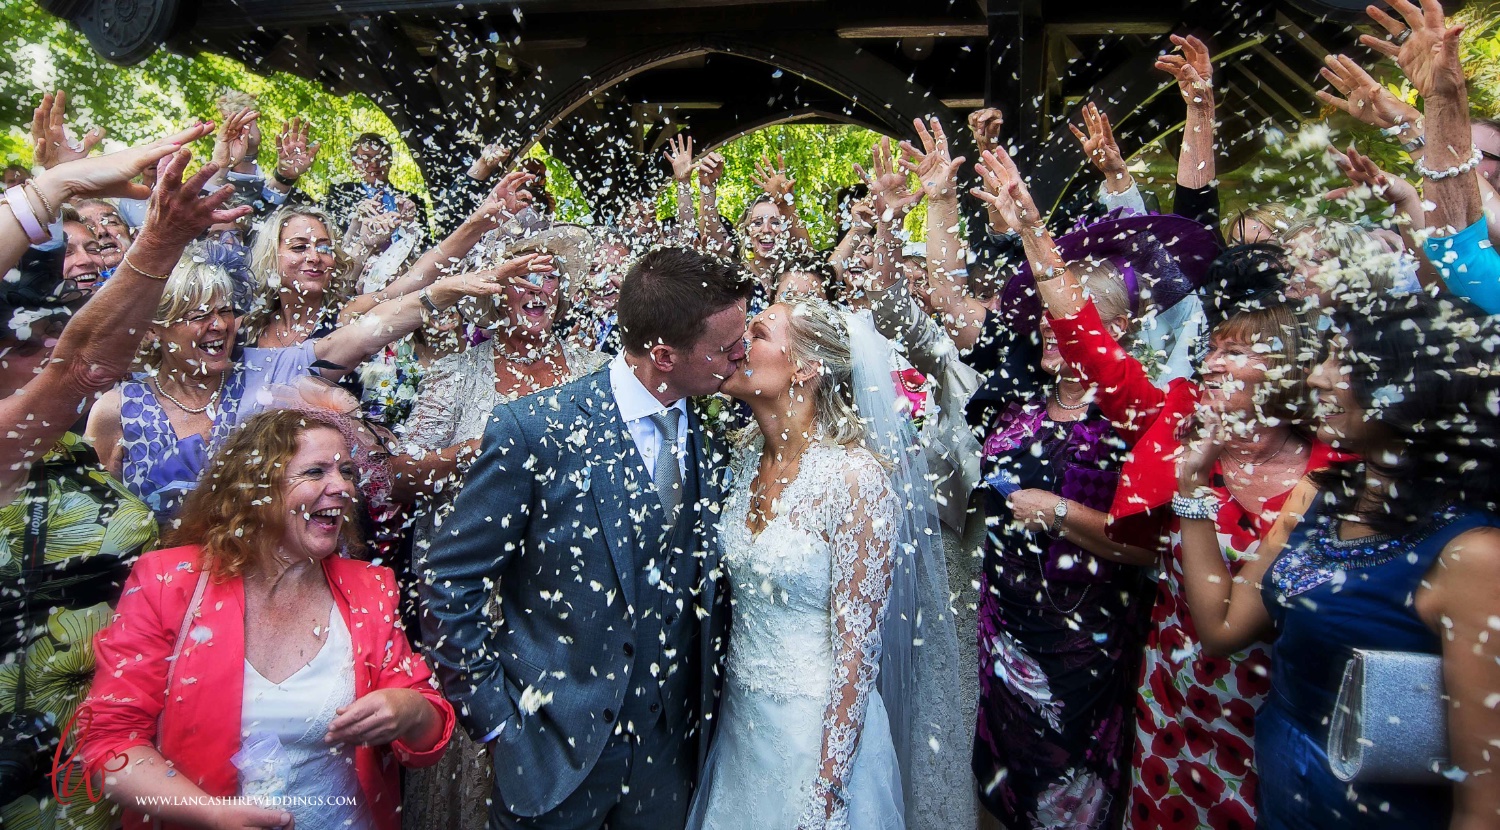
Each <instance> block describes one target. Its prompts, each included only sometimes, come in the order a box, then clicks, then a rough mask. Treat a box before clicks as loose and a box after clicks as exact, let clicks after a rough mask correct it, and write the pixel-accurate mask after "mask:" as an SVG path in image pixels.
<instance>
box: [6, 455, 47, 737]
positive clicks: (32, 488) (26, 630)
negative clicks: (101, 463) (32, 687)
mask: <svg viewBox="0 0 1500 830" xmlns="http://www.w3.org/2000/svg"><path fill="white" fill-rule="evenodd" d="M46 466H47V464H46V461H45V460H44V459H37V462H36V463H35V464H32V465H31V477H30V481H28V482H27V484H26V499H27V504H26V532H25V534H24V539H23V541H22V543H21V579H20V589H21V654H20V658H21V660H20V668H21V671H20V673H19V674H18V675H17V677H16V705H15V708H14V709H12V710H11V711H13V712H18V713H19V712H23V711H25V709H26V651H27V649H28V648H30V646H31V593H32V589H31V586H30V585H28V584H27V582H28V577H29V576H30V575H32V574H39V573H40V572H41V569H42V563H43V560H44V559H45V558H46V554H47V470H46Z"/></svg>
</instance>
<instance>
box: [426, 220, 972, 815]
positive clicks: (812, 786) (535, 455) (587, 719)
mask: <svg viewBox="0 0 1500 830" xmlns="http://www.w3.org/2000/svg"><path fill="white" fill-rule="evenodd" d="M751 293H752V284H751V283H750V282H749V281H748V279H747V278H746V277H745V276H744V275H743V273H742V272H741V271H740V270H739V269H738V268H737V267H736V266H734V265H732V264H729V263H726V262H724V261H722V260H719V259H716V258H713V257H709V256H705V255H701V254H698V253H694V252H692V251H688V250H685V249H681V248H662V249H658V250H655V251H653V252H651V253H649V254H646V255H645V256H643V257H641V258H640V259H639V260H638V261H637V262H636V263H635V265H634V266H633V267H632V268H631V269H630V271H629V272H628V273H627V275H626V277H625V279H624V281H623V283H622V285H621V288H620V297H619V304H618V315H619V318H618V326H619V328H620V331H621V334H622V338H623V340H622V342H623V344H624V350H623V352H622V353H621V354H620V355H619V356H617V357H616V358H615V359H614V360H613V361H612V362H611V363H610V364H609V365H608V366H607V367H605V368H604V369H601V370H599V371H598V372H595V373H594V374H591V375H588V376H585V377H583V378H580V379H579V380H577V381H574V382H573V383H569V384H567V385H564V386H559V387H556V388H553V389H550V390H547V391H543V392H538V393H536V394H534V395H531V396H529V397H526V398H522V399H520V400H517V401H514V402H512V403H508V404H502V405H501V406H498V407H496V409H495V410H494V414H493V417H492V418H491V421H490V424H489V426H488V428H487V429H486V431H485V436H484V442H483V447H482V450H481V453H480V455H479V457H478V458H477V460H476V461H475V462H474V464H473V466H472V467H471V468H470V469H469V471H468V474H467V477H466V480H465V483H464V487H463V490H462V492H461V493H460V494H459V496H458V498H457V501H456V503H455V505H454V510H453V512H452V514H451V515H450V516H449V517H448V519H447V520H446V521H445V522H444V524H443V526H442V527H441V530H440V531H439V532H436V533H435V534H434V537H433V539H432V544H431V548H430V550H428V551H427V552H426V554H425V561H424V562H423V564H422V565H421V570H420V573H421V574H422V580H421V581H422V585H421V592H422V599H423V606H424V614H423V638H424V642H426V643H428V644H430V647H431V653H432V657H433V659H434V661H435V663H436V664H437V666H438V673H439V676H440V677H441V679H442V683H443V688H444V691H445V694H446V695H447V696H448V697H449V699H450V700H452V702H453V703H454V704H455V705H456V707H457V709H458V711H459V717H460V720H461V722H462V723H463V724H464V725H465V727H466V728H467V729H468V730H469V731H470V733H471V734H472V735H474V736H475V738H476V740H482V741H485V742H487V743H489V745H490V747H491V750H492V757H493V767H494V776H495V783H494V793H493V799H492V802H491V806H490V811H489V823H490V826H491V827H492V828H549V829H550V828H558V830H564V829H566V830H584V829H585V828H589V829H590V830H592V829H593V828H603V827H609V828H613V830H633V828H641V829H642V830H645V829H646V828H650V829H651V830H659V828H673V830H675V828H684V827H692V828H746V829H747V830H779V828H785V829H786V830H793V828H823V827H858V828H862V830H863V828H903V827H907V826H909V825H911V824H912V822H908V820H907V817H908V816H916V815H920V812H919V809H918V805H919V803H920V801H921V798H922V795H923V792H924V791H925V789H926V788H927V787H928V785H929V784H930V785H931V788H932V789H933V791H938V790H949V789H951V788H952V787H953V786H954V782H948V781H943V782H939V781H936V780H929V777H930V776H929V773H930V771H931V770H932V769H933V764H932V756H933V755H934V754H935V751H938V752H967V751H968V747H935V746H933V744H935V742H934V741H931V740H930V736H931V735H932V734H935V733H936V732H937V729H936V728H935V727H934V728H928V727H929V725H930V724H932V723H934V722H935V721H938V720H942V719H944V718H952V717H954V716H962V715H963V713H954V712H942V711H928V710H930V709H935V708H937V707H935V706H934V705H933V704H934V703H935V702H936V701H938V700H942V699H943V698H942V696H930V695H928V694H927V691H926V690H925V689H924V688H923V685H924V683H925V681H923V683H919V682H918V679H919V678H928V677H933V676H940V675H942V674H943V673H945V672H947V673H952V674H953V675H954V677H955V678H956V673H957V667H956V666H939V667H933V666H923V665H922V660H923V658H924V652H923V651H922V649H921V648H919V647H917V644H919V643H920V642H921V641H922V639H923V638H924V637H926V638H932V637H937V636H946V637H949V638H952V637H954V634H953V631H952V615H951V614H950V613H947V603H948V592H947V576H946V571H945V570H944V569H943V564H942V563H943V557H942V551H941V548H940V547H937V548H935V547H934V546H936V545H940V544H941V543H940V542H939V541H938V540H939V539H940V537H939V534H938V531H937V516H936V511H935V509H934V508H933V504H932V485H931V484H930V483H929V482H928V479H927V477H926V475H925V465H924V463H923V456H922V452H921V449H920V447H919V446H918V445H917V444H916V440H915V438H914V437H913V436H914V434H915V433H914V431H913V429H912V427H911V424H910V422H909V419H908V418H907V416H906V415H905V413H904V412H903V411H902V410H901V409H900V408H899V407H898V405H897V396H896V389H895V384H894V382H893V380H892V376H891V359H892V358H891V355H890V352H891V347H890V344H889V343H888V342H886V341H885V340H884V339H883V338H881V337H880V336H879V335H878V334H876V333H875V331H874V328H873V326H872V325H871V324H870V322H869V319H868V317H861V316H855V315H851V314H847V313H845V312H842V311H839V310H838V309H836V308H834V307H833V306H832V305H830V304H828V303H826V302H824V301H822V300H812V299H808V300H793V301H790V302H788V303H777V304H775V305H772V306H770V307H769V308H767V309H766V310H765V311H764V312H762V313H760V314H758V315H757V316H756V317H755V318H754V319H753V320H751V321H750V322H749V324H748V325H747V323H746V316H747V312H746V307H747V304H748V302H749V299H750V296H751ZM714 393H723V394H725V395H728V396H730V397H732V398H735V399H736V400H738V401H740V402H742V403H743V405H744V406H745V407H747V408H748V410H749V411H750V413H751V415H752V416H753V422H752V423H751V424H750V425H749V426H747V427H745V428H743V429H740V430H737V431H736V432H735V433H734V435H733V436H732V437H731V436H726V435H725V434H723V433H724V431H725V430H724V429H723V426H722V421H720V420H719V419H717V418H712V417H709V416H708V415H707V414H706V409H707V408H706V407H700V406H697V405H694V403H693V399H694V398H697V397H699V396H705V395H712V394H714ZM923 605H926V606H931V607H930V608H928V609H926V610H925V613H919V612H922V611H923V608H922V606H923ZM938 605H940V606H941V607H938ZM923 620H929V621H939V622H928V623H924V622H921V621H923ZM919 625H926V626H927V628H928V629H931V630H918V626H919ZM943 626H946V631H942V630H939V629H941V628H942V627H943ZM932 777H935V776H932ZM960 786H967V782H962V784H960Z"/></svg>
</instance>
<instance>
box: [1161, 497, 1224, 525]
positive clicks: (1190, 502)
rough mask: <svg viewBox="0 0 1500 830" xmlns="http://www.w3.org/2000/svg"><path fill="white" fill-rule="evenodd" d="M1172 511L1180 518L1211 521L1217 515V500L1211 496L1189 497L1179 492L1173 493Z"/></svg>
mask: <svg viewBox="0 0 1500 830" xmlns="http://www.w3.org/2000/svg"><path fill="white" fill-rule="evenodd" d="M1172 512H1173V513H1176V514H1177V517H1178V518H1181V519H1202V520H1206V521H1212V520H1214V519H1215V518H1217V517H1218V515H1219V500H1218V499H1216V498H1214V497H1213V496H1204V497H1202V498H1196V499H1190V498H1188V497H1187V496H1184V495H1182V494H1181V493H1173V494H1172Z"/></svg>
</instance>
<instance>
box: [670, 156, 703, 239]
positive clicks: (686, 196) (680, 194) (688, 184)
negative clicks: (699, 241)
mask: <svg viewBox="0 0 1500 830" xmlns="http://www.w3.org/2000/svg"><path fill="white" fill-rule="evenodd" d="M662 155H663V156H665V157H666V159H667V163H668V164H670V165H672V183H673V184H674V185H675V187H676V188H677V238H678V239H679V240H681V241H682V243H683V244H685V245H691V243H692V239H693V235H694V231H695V230H697V228H698V222H697V217H696V216H695V215H694V210H693V170H694V169H695V168H696V165H694V164H693V137H692V136H690V135H687V134H686V133H678V134H677V135H674V136H672V137H671V138H669V139H667V149H666V150H664V151H662Z"/></svg>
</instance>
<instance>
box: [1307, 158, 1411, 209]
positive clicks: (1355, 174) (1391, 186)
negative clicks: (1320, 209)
mask: <svg viewBox="0 0 1500 830" xmlns="http://www.w3.org/2000/svg"><path fill="white" fill-rule="evenodd" d="M1328 152H1329V153H1330V154H1332V155H1333V161H1334V163H1335V164H1337V165H1338V166H1339V169H1340V170H1342V171H1344V175H1345V176H1348V177H1349V181H1351V182H1353V184H1352V185H1351V186H1349V187H1340V188H1337V189H1334V190H1330V191H1329V192H1328V193H1327V194H1326V195H1325V196H1324V197H1323V198H1325V199H1330V200H1336V199H1344V198H1347V197H1348V196H1349V195H1350V194H1351V193H1354V192H1355V191H1357V190H1358V189H1359V188H1360V187H1367V188H1369V189H1370V191H1371V192H1372V193H1374V194H1375V195H1376V196H1378V197H1379V198H1381V199H1383V200H1384V201H1386V202H1389V203H1390V204H1393V205H1412V204H1414V203H1417V204H1419V203H1420V202H1421V200H1422V197H1421V195H1420V194H1418V193H1417V188H1416V185H1413V184H1412V183H1411V182H1409V181H1407V180H1406V179H1403V178H1401V177H1400V176H1392V175H1391V174H1389V173H1387V172H1385V171H1384V170H1381V169H1380V166H1379V165H1377V164H1376V163H1375V162H1374V161H1373V160H1372V159H1371V158H1370V157H1369V156H1366V155H1363V154H1361V153H1360V152H1359V151H1358V150H1356V149H1354V146H1353V145H1350V147H1349V149H1348V150H1347V151H1344V152H1339V150H1338V149H1337V148H1334V147H1329V148H1328Z"/></svg>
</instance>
